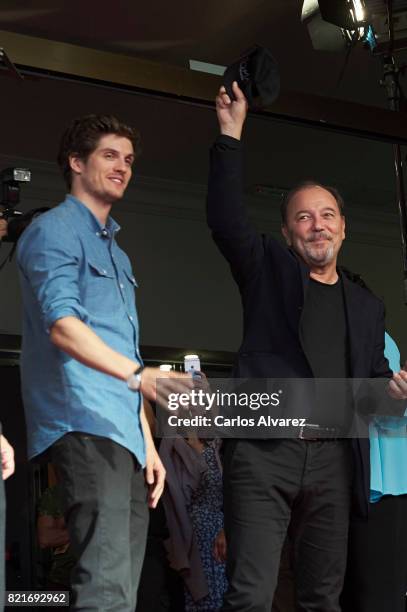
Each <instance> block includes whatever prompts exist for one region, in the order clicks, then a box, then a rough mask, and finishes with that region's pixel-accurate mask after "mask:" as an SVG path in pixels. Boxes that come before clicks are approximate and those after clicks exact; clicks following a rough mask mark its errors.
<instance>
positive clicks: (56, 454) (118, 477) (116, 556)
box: [51, 432, 148, 612]
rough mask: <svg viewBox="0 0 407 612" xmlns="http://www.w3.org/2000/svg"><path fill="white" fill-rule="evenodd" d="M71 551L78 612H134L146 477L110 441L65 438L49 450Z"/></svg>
mask: <svg viewBox="0 0 407 612" xmlns="http://www.w3.org/2000/svg"><path fill="white" fill-rule="evenodd" d="M51 461H52V462H53V464H54V465H55V468H56V472H57V476H58V481H59V482H60V485H61V497H62V500H61V501H62V503H63V509H64V515H65V520H66V523H67V528H68V532H69V537H70V541H71V546H72V549H73V552H74V554H75V555H76V557H77V558H78V563H77V565H76V566H75V568H74V570H73V574H72V593H73V603H72V606H71V608H70V609H71V610H75V611H77V612H79V611H81V612H134V609H135V607H136V599H137V588H138V582H139V577H140V572H141V566H142V563H143V558H144V550H145V543H146V534H147V526H148V508H147V489H146V485H145V481H144V474H143V471H142V469H141V468H140V466H139V464H138V463H137V461H136V460H135V458H134V456H133V455H132V454H131V453H130V452H129V451H128V450H127V449H125V448H124V447H122V446H120V445H119V444H116V443H115V442H113V441H112V440H109V439H108V438H102V437H98V436H91V435H87V434H82V433H76V432H75V433H70V434H66V435H65V436H64V437H63V438H61V439H60V440H58V441H57V442H56V443H55V444H53V446H52V447H51Z"/></svg>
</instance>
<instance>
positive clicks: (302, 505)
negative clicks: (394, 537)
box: [222, 439, 353, 612]
mask: <svg viewBox="0 0 407 612" xmlns="http://www.w3.org/2000/svg"><path fill="white" fill-rule="evenodd" d="M352 463H353V462H352V450H351V446H350V443H349V441H348V440H340V441H334V440H326V441H318V442H311V441H303V440H296V439H294V440H264V441H263V440H233V441H229V442H228V443H227V448H226V451H225V461H224V489H225V490H224V507H225V530H226V538H227V543H228V554H227V575H228V580H229V589H228V591H227V593H226V596H225V600H224V605H223V608H222V610H223V612H232V611H236V612H249V611H250V612H270V610H271V606H272V601H273V595H274V591H275V588H276V584H277V577H278V571H279V565H280V556H281V550H282V546H283V543H284V540H285V537H286V533H287V529H288V525H289V524H290V538H291V541H292V543H293V555H294V563H295V584H296V602H297V610H300V611H302V612H311V611H312V612H339V611H340V607H339V596H340V593H341V591H342V586H343V578H344V573H345V566H346V555H347V536H348V525H349V509H350V500H351V484H352Z"/></svg>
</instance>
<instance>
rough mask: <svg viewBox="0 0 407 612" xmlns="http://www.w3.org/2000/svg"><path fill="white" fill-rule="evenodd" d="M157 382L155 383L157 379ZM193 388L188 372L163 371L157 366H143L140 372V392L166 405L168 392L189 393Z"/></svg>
mask: <svg viewBox="0 0 407 612" xmlns="http://www.w3.org/2000/svg"><path fill="white" fill-rule="evenodd" d="M158 379H159V381H160V382H159V383H158V384H157V380H158ZM192 389H194V381H193V379H192V377H191V375H190V374H184V373H181V372H163V371H162V370H160V369H159V368H144V370H143V371H142V373H141V387H140V391H141V392H142V394H143V395H144V396H145V397H147V398H148V399H149V400H152V401H153V402H157V403H158V404H161V405H162V406H164V407H165V408H167V406H168V395H169V394H170V393H177V394H181V393H190V392H191V391H192Z"/></svg>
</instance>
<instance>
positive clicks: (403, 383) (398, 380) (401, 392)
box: [387, 361, 407, 400]
mask: <svg viewBox="0 0 407 612" xmlns="http://www.w3.org/2000/svg"><path fill="white" fill-rule="evenodd" d="M387 392H388V394H389V395H390V397H392V398H393V399H396V400H405V399H407V361H406V362H405V364H404V366H403V367H402V369H401V370H400V372H397V373H395V374H393V378H392V379H391V381H390V382H389V386H388V387H387Z"/></svg>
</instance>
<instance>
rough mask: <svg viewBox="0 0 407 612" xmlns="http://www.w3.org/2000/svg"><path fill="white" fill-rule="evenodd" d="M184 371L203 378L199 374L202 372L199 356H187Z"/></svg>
mask: <svg viewBox="0 0 407 612" xmlns="http://www.w3.org/2000/svg"><path fill="white" fill-rule="evenodd" d="M184 371H185V372H191V374H192V376H193V377H194V376H195V374H196V376H197V378H201V377H200V375H199V372H200V371H201V362H200V359H199V357H198V355H185V357H184Z"/></svg>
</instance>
